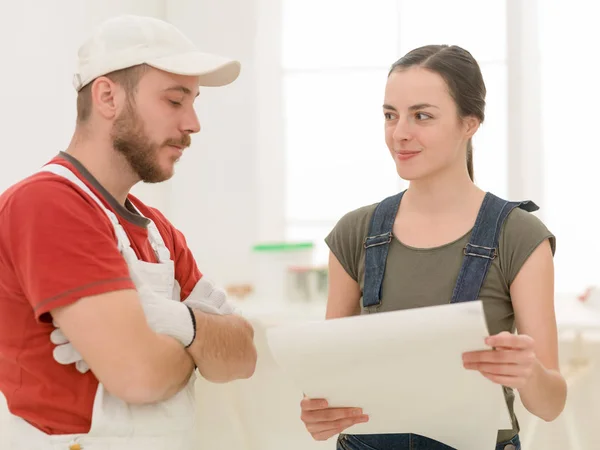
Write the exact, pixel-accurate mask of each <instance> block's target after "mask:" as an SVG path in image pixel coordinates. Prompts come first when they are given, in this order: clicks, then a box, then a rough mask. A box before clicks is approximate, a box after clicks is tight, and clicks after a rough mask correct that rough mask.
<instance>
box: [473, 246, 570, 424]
mask: <svg viewBox="0 0 600 450" xmlns="http://www.w3.org/2000/svg"><path fill="white" fill-rule="evenodd" d="M510 294H511V299H512V303H513V308H514V311H515V321H516V325H517V330H518V332H519V334H518V335H513V334H512V333H509V332H506V331H504V332H502V333H500V334H497V335H495V336H490V337H488V338H486V340H485V342H486V344H487V345H489V346H490V347H492V348H493V350H483V351H475V352H467V353H465V354H464V355H463V361H464V366H465V367H466V368H467V369H471V370H478V371H480V372H481V373H482V374H483V376H485V377H486V378H488V379H490V380H491V381H493V382H495V383H498V384H501V385H503V386H508V387H512V388H516V389H518V391H519V395H520V396H521V401H522V402H523V405H524V406H525V408H527V410H528V411H529V412H531V413H532V414H534V415H536V416H538V417H540V418H541V419H544V420H546V421H548V422H549V421H552V420H554V419H556V418H557V417H558V416H559V415H560V413H561V412H562V410H563V408H564V406H565V402H566V397H567V384H566V382H565V379H564V378H563V377H562V375H561V374H560V371H559V367H558V337H557V334H558V333H557V327H556V318H555V314H554V263H553V259H552V250H551V247H550V244H549V242H548V241H547V240H546V241H544V242H543V243H542V244H540V245H539V246H538V247H537V249H536V250H535V251H534V252H533V253H532V254H531V256H530V257H529V259H528V260H527V261H526V262H525V264H524V265H523V267H522V268H521V270H520V271H519V273H518V275H517V276H516V278H515V280H514V281H513V283H512V285H511V287H510Z"/></svg>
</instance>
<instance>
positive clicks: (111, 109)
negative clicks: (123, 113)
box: [91, 77, 126, 120]
mask: <svg viewBox="0 0 600 450" xmlns="http://www.w3.org/2000/svg"><path fill="white" fill-rule="evenodd" d="M91 95H92V104H93V107H94V109H95V110H96V113H97V114H99V115H100V116H102V117H103V118H105V119H107V120H113V119H114V118H115V117H117V116H118V114H119V112H120V110H121V109H122V107H123V104H124V102H125V100H126V95H125V92H124V91H123V88H121V87H120V86H119V85H118V84H116V83H115V82H114V81H112V80H111V79H110V78H108V77H98V78H96V79H95V80H94V81H93V84H92V92H91Z"/></svg>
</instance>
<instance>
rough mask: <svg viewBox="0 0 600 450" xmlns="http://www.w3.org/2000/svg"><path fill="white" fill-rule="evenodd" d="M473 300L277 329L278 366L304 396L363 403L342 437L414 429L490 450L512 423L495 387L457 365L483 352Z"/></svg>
mask: <svg viewBox="0 0 600 450" xmlns="http://www.w3.org/2000/svg"><path fill="white" fill-rule="evenodd" d="M487 335H488V333H487V326H486V324H485V318H484V314H483V306H482V303H481V302H480V301H476V302H465V303H460V304H449V305H442V306H433V307H425V308H418V309H410V310H404V311H395V312H388V313H377V314H372V315H365V316H355V317H348V318H343V319H335V320H327V321H325V320H323V321H317V322H305V323H298V324H290V325H285V326H278V327H274V328H271V329H269V330H268V331H267V339H268V343H269V347H270V349H271V352H272V354H273V357H274V358H275V360H276V362H277V364H278V365H279V366H280V367H281V369H282V370H283V372H284V373H286V374H287V375H288V376H290V377H291V379H292V380H293V381H294V382H295V383H296V384H297V385H298V387H299V388H300V389H301V390H302V392H304V393H305V394H306V395H307V396H308V397H311V398H326V399H327V400H328V401H329V403H330V405H331V406H354V407H362V408H363V410H364V412H365V414H368V415H369V416H370V420H369V422H367V423H364V424H358V425H355V426H353V427H352V428H349V429H348V430H347V431H346V432H347V433H350V434H365V433H366V434H369V433H416V434H420V435H424V436H427V437H430V438H432V439H435V440H438V441H440V442H443V443H445V444H446V445H449V446H451V447H454V448H457V449H460V450H482V449H483V450H485V449H493V448H494V446H495V442H496V435H497V431H498V430H499V429H510V428H511V422H510V416H509V414H508V408H507V407H506V402H505V400H504V395H503V392H502V387H501V386H499V385H497V384H494V383H492V382H491V381H489V380H487V379H486V378H484V377H483V376H482V375H481V374H480V373H479V372H475V371H470V370H466V369H464V367H463V365H462V353H463V352H465V351H472V350H483V349H489V347H486V346H485V344H484V338H485V336H487Z"/></svg>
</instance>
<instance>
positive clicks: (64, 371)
mask: <svg viewBox="0 0 600 450" xmlns="http://www.w3.org/2000/svg"><path fill="white" fill-rule="evenodd" d="M51 162H52V163H55V164H61V165H64V166H66V167H68V168H69V169H71V170H72V171H73V172H74V173H75V174H76V175H77V176H78V177H79V178H81V179H82V180H83V181H84V182H85V183H86V185H87V186H88V187H89V188H90V189H91V190H92V192H94V193H95V194H96V195H97V196H98V198H100V199H101V200H102V202H103V203H104V205H105V206H106V207H107V208H109V209H110V210H112V211H113V212H114V213H115V214H116V215H117V217H118V218H119V221H120V223H121V224H122V226H123V228H124V229H125V231H126V232H127V235H128V237H129V239H130V241H131V245H132V247H133V249H134V250H135V252H136V253H137V256H138V258H140V259H142V260H144V261H147V262H157V260H156V256H155V253H154V251H153V250H152V247H151V246H150V243H149V241H148V232H147V228H146V224H147V220H146V219H145V218H144V217H141V216H140V215H139V214H137V213H134V212H132V208H127V207H126V206H123V205H120V204H118V202H117V201H116V200H115V199H114V198H113V197H112V196H111V195H110V194H109V193H108V192H107V191H106V190H105V189H104V188H103V187H102V186H101V185H100V184H99V183H98V182H97V180H96V179H95V178H94V177H93V176H92V175H91V174H90V173H89V172H88V171H87V170H86V169H85V168H84V167H83V166H82V165H81V164H80V163H79V162H78V161H76V160H75V159H74V158H72V157H71V156H70V155H67V154H64V153H61V154H60V155H59V156H57V157H56V158H54V159H53V160H52V161H51ZM128 200H129V202H131V203H133V204H134V205H135V206H136V207H137V208H138V209H139V211H140V212H141V213H142V214H143V215H144V216H146V217H148V218H151V219H152V221H153V222H154V223H155V224H156V226H157V228H158V229H159V231H160V234H161V235H162V238H163V239H164V241H165V244H166V245H167V247H168V248H169V250H170V252H171V257H172V259H173V260H174V262H175V278H176V280H177V282H178V283H179V285H180V286H181V299H182V300H184V299H185V298H187V296H188V295H189V293H190V292H191V291H192V289H193V288H194V286H195V285H196V283H197V282H198V280H199V279H200V278H201V277H202V274H201V273H200V271H199V270H198V267H197V266H196V263H195V261H194V258H193V256H192V253H191V251H190V250H189V248H188V247H187V244H186V242H185V238H184V237H183V235H182V234H181V233H180V232H179V231H178V230H176V229H175V228H174V227H173V225H172V224H171V223H170V222H169V221H168V220H167V219H166V218H165V217H164V216H163V215H162V214H161V213H160V212H158V211H157V210H156V209H153V208H150V207H147V206H145V205H144V204H143V203H142V202H141V201H140V200H138V199H136V198H135V197H133V196H131V195H130V196H129V197H128ZM115 243H116V237H115V233H114V229H113V226H112V224H111V223H110V220H109V219H108V217H107V216H106V214H105V213H104V211H102V209H101V208H100V207H99V206H98V204H97V203H96V202H95V201H94V200H92V199H91V198H90V197H89V196H88V195H87V194H86V193H85V192H83V190H81V189H80V188H79V187H77V186H75V185H74V184H73V183H71V182H70V181H68V180H66V179H64V178H62V177H60V176H58V175H55V174H52V173H37V174H34V175H32V176H30V177H29V178H27V179H25V180H23V181H21V182H19V183H17V184H16V185H14V186H12V187H11V188H9V189H8V190H7V191H6V192H4V193H3V194H2V195H1V196H0V391H2V393H3V394H4V396H5V397H6V399H7V402H8V407H9V409H10V411H11V412H12V413H13V414H14V415H16V416H19V417H22V418H23V419H25V420H27V421H28V422H29V423H31V424H32V425H33V426H35V427H37V428H39V429H40V430H42V431H44V432H45V433H48V434H71V433H86V432H88V431H89V429H90V425H91V419H92V406H93V402H94V396H95V394H96V389H97V386H98V379H97V378H96V377H95V376H94V375H93V374H92V373H91V371H90V372H88V373H86V374H81V373H79V372H78V371H77V370H76V368H75V365H74V364H71V365H68V366H65V365H61V364H59V363H57V362H56V361H55V360H54V359H53V357H52V351H53V349H54V347H55V346H54V344H52V343H51V342H50V333H51V332H52V331H53V330H54V327H53V326H52V318H51V316H50V314H49V313H50V311H52V310H53V309H54V308H57V307H60V306H65V305H68V304H71V303H73V302H76V301H77V300H79V299H80V298H83V297H87V296H91V295H97V294H102V293H106V292H110V291H115V290H121V289H135V285H134V284H133V282H132V281H131V279H130V278H129V270H128V268H127V265H126V264H125V261H124V259H123V257H122V256H121V254H120V253H119V251H118V249H117V246H116V245H115Z"/></svg>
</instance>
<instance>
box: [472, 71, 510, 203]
mask: <svg viewBox="0 0 600 450" xmlns="http://www.w3.org/2000/svg"><path fill="white" fill-rule="evenodd" d="M481 71H482V73H483V80H484V81H485V86H486V89H487V95H486V107H485V121H484V122H483V124H482V125H481V127H480V128H479V130H478V131H477V133H476V134H475V136H474V139H473V148H474V150H473V162H474V169H475V170H474V171H475V182H476V184H477V185H478V186H479V187H480V188H481V189H483V190H485V191H491V192H493V193H494V194H496V195H497V196H499V197H503V198H506V196H507V195H508V173H507V170H508V169H507V165H508V160H507V145H508V144H507V133H508V128H507V104H506V96H507V79H506V78H507V77H506V66H505V65H504V64H482V65H481Z"/></svg>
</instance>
